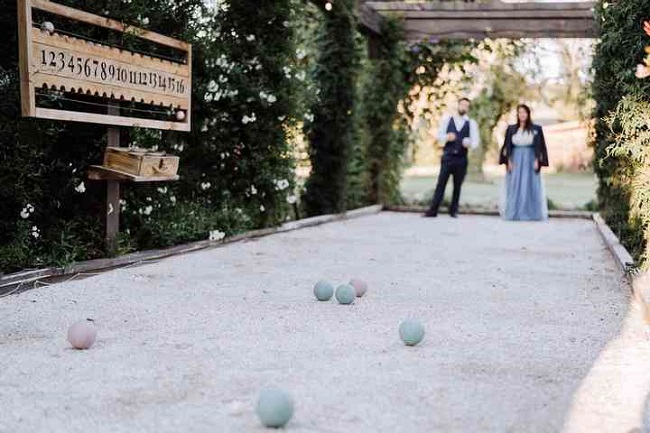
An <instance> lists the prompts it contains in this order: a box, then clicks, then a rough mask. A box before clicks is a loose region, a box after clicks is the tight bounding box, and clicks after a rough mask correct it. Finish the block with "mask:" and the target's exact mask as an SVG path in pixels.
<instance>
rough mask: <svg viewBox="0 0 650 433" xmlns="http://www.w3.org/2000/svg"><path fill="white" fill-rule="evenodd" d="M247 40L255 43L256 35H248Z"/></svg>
mask: <svg viewBox="0 0 650 433" xmlns="http://www.w3.org/2000/svg"><path fill="white" fill-rule="evenodd" d="M246 40H247V41H248V42H253V41H254V40H255V35H248V36H246Z"/></svg>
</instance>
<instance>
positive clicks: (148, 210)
mask: <svg viewBox="0 0 650 433" xmlns="http://www.w3.org/2000/svg"><path fill="white" fill-rule="evenodd" d="M151 211H153V206H147V207H146V208H144V211H143V212H142V213H143V214H145V215H151Z"/></svg>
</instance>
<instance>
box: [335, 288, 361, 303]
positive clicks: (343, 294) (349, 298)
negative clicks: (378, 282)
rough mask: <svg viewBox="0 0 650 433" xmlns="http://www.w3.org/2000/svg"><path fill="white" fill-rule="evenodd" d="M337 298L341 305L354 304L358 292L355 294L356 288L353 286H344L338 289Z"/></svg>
mask: <svg viewBox="0 0 650 433" xmlns="http://www.w3.org/2000/svg"><path fill="white" fill-rule="evenodd" d="M335 296H336V300H337V301H339V304H343V305H348V304H351V303H353V302H354V299H355V298H356V297H357V292H355V290H354V287H352V286H351V285H349V284H343V285H340V286H339V287H338V288H337V289H336V294H335Z"/></svg>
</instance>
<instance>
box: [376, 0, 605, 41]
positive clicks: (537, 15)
mask: <svg viewBox="0 0 650 433" xmlns="http://www.w3.org/2000/svg"><path fill="white" fill-rule="evenodd" d="M364 6H365V7H369V8H371V9H373V10H374V11H376V12H378V13H379V14H381V15H392V16H398V17H401V18H403V19H404V27H405V31H406V36H407V38H408V39H409V40H421V39H426V38H435V39H469V38H474V39H482V38H485V37H490V38H496V37H505V38H539V37H555V38H591V37H594V36H595V35H596V30H595V27H596V24H595V21H594V15H593V8H594V6H595V2H593V1H590V2H582V3H576V2H562V3H534V2H530V3H504V2H501V1H498V0H492V1H490V2H481V3H465V2H456V1H450V2H438V1H429V2H417V3H410V2H409V3H407V2H405V1H366V2H364Z"/></svg>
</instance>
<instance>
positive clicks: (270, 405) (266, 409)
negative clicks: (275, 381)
mask: <svg viewBox="0 0 650 433" xmlns="http://www.w3.org/2000/svg"><path fill="white" fill-rule="evenodd" d="M255 413H257V417H258V418H259V419H260V422H261V423H262V425H264V426H265V427H272V428H279V427H284V426H285V425H286V424H287V423H288V422H289V420H290V419H291V417H292V416H293V400H292V399H291V396H290V395H289V394H287V393H286V392H284V391H282V390H281V389H277V388H268V389H265V390H263V391H262V392H261V393H260V396H259V399H258V400H257V407H256V408H255Z"/></svg>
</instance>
